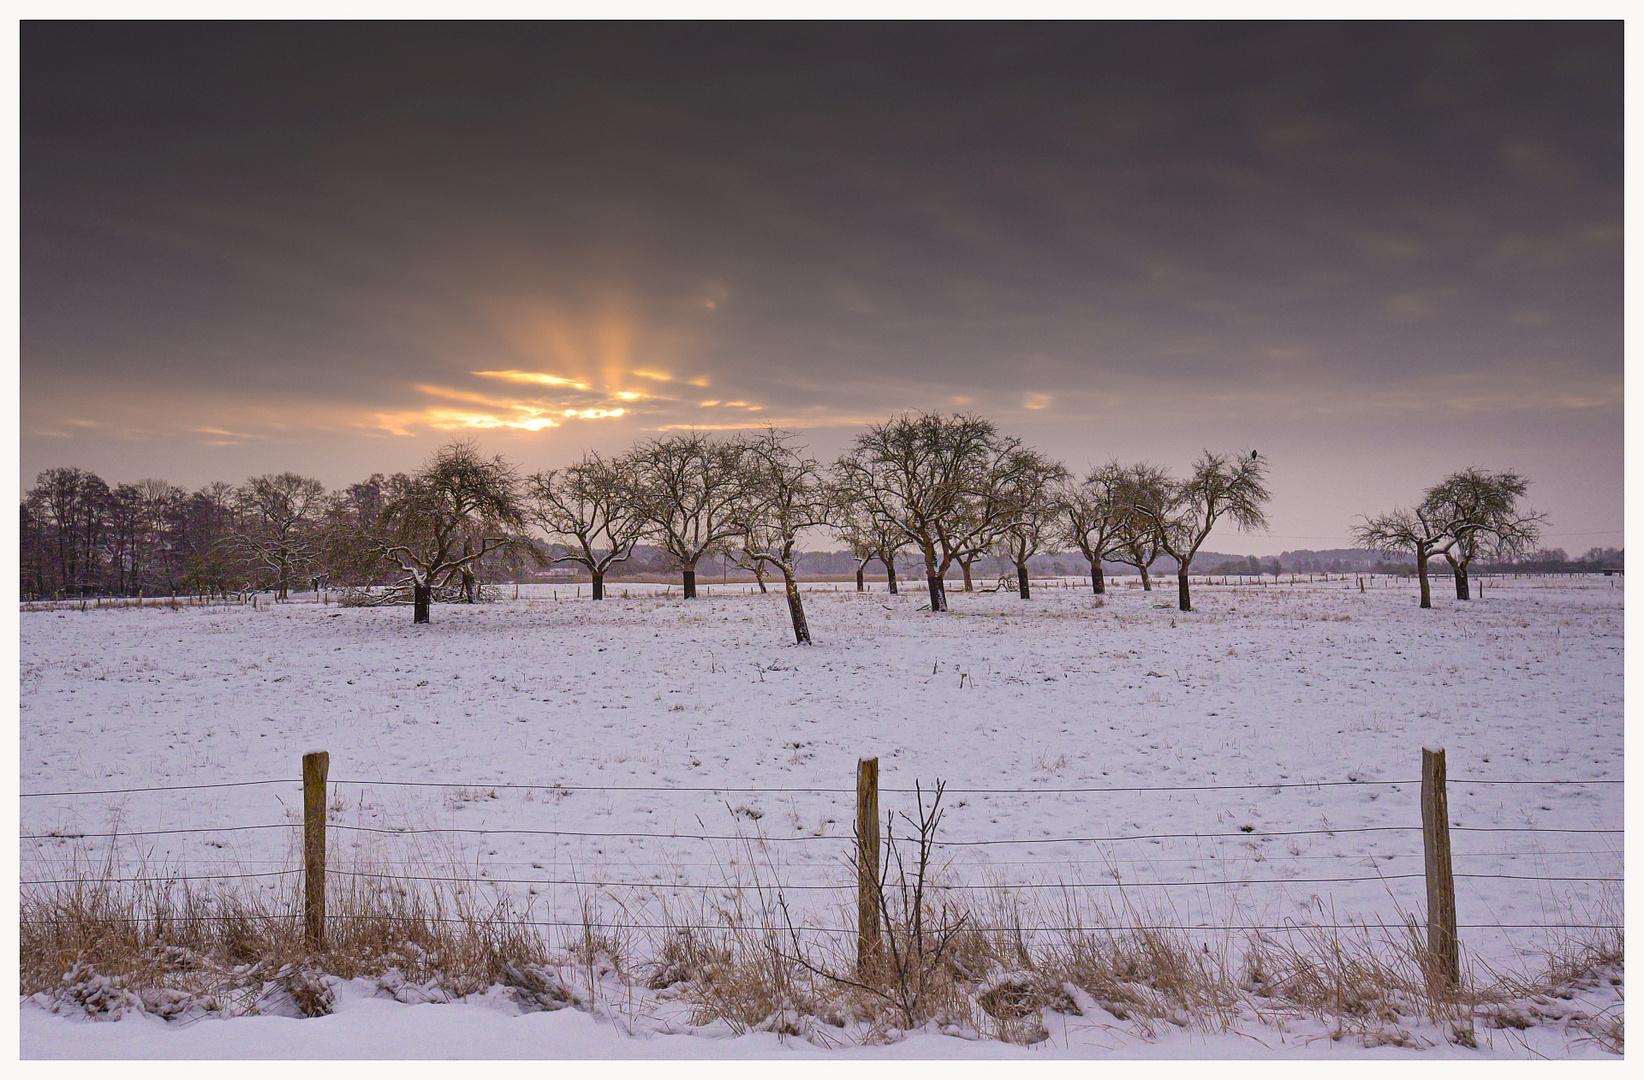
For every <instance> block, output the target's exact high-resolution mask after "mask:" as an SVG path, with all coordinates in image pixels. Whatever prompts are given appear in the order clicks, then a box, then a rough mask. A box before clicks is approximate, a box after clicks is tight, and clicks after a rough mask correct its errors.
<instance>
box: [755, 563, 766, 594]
mask: <svg viewBox="0 0 1644 1080" xmlns="http://www.w3.org/2000/svg"><path fill="white" fill-rule="evenodd" d="M754 580H755V581H757V582H759V591H760V592H762V593H766V592H770V590H769V589H767V588H765V564H764V563H761V562H756V563H754Z"/></svg>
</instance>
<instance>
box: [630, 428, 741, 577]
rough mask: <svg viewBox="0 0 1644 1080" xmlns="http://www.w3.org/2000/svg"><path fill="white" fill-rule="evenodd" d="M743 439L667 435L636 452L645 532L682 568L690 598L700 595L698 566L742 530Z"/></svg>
mask: <svg viewBox="0 0 1644 1080" xmlns="http://www.w3.org/2000/svg"><path fill="white" fill-rule="evenodd" d="M742 453H743V448H742V444H741V443H740V442H739V441H735V440H731V441H721V440H717V439H711V438H709V437H708V436H707V435H704V434H703V433H701V432H697V431H693V432H689V433H687V434H680V435H667V436H663V437H662V438H659V439H653V440H651V441H650V442H648V443H644V444H642V445H640V446H639V447H637V448H636V449H635V450H634V453H633V462H634V479H635V488H636V490H637V492H638V506H639V509H640V512H641V514H642V515H643V516H644V518H645V523H646V529H647V531H648V532H649V533H650V535H651V536H652V537H654V538H655V539H656V541H657V542H658V543H659V544H660V545H661V546H662V548H663V550H664V551H666V552H668V554H669V555H671V556H673V558H674V561H675V562H676V563H677V564H678V565H679V570H680V575H681V578H682V580H683V583H684V589H683V592H684V596H685V599H687V600H690V599H694V598H695V597H696V564H697V562H698V560H700V559H701V558H702V557H703V556H704V555H706V554H708V553H709V552H711V551H716V550H719V549H721V548H722V547H723V546H724V544H725V542H726V541H727V540H729V539H731V538H732V537H734V536H736V535H737V534H738V532H739V531H740V526H739V523H738V522H737V521H736V516H735V514H734V512H733V508H734V506H735V504H736V498H737V494H738V491H737V488H738V477H737V471H738V469H739V468H740V467H741V463H742Z"/></svg>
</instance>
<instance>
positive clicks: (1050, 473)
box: [1000, 450, 1068, 600]
mask: <svg viewBox="0 0 1644 1080" xmlns="http://www.w3.org/2000/svg"><path fill="white" fill-rule="evenodd" d="M1005 474H1006V478H1005V480H1004V481H1003V484H1002V487H1001V491H1002V494H1003V498H1004V501H1005V503H1006V505H1007V506H1008V507H1009V510H1008V513H1007V515H1006V516H1005V518H1004V522H1003V530H1002V532H1001V534H1000V546H1001V547H1002V548H1003V549H1004V551H1005V553H1006V554H1007V555H1008V556H1009V557H1010V560H1011V562H1012V563H1014V564H1015V566H1016V591H1017V595H1018V596H1020V597H1021V598H1022V599H1023V600H1027V599H1030V598H1031V593H1030V591H1029V588H1028V560H1029V559H1031V558H1032V557H1033V556H1035V555H1037V554H1039V552H1041V551H1044V550H1045V549H1046V547H1047V545H1048V543H1049V542H1050V541H1051V540H1052V539H1053V538H1055V537H1056V536H1057V535H1058V532H1057V524H1058V523H1059V521H1060V520H1061V517H1062V514H1063V510H1062V505H1061V501H1060V498H1059V495H1060V490H1061V488H1062V486H1063V485H1065V484H1066V483H1067V480H1068V471H1067V468H1066V467H1065V466H1063V465H1062V464H1060V463H1059V462H1055V461H1052V460H1050V459H1049V458H1047V457H1045V456H1044V455H1043V454H1041V453H1039V452H1038V451H1037V450H1017V451H1016V452H1015V453H1014V454H1013V455H1012V460H1011V461H1010V462H1008V463H1007V468H1006V469H1005Z"/></svg>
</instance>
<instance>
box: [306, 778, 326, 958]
mask: <svg viewBox="0 0 1644 1080" xmlns="http://www.w3.org/2000/svg"><path fill="white" fill-rule="evenodd" d="M330 770H331V755H330V754H329V753H327V752H326V751H324V750H320V751H317V752H315V753H312V754H304V755H303V928H304V930H305V932H306V934H307V938H308V944H309V946H310V947H311V948H313V949H314V950H315V951H319V950H321V949H324V948H325V777H326V774H327V773H328V772H330Z"/></svg>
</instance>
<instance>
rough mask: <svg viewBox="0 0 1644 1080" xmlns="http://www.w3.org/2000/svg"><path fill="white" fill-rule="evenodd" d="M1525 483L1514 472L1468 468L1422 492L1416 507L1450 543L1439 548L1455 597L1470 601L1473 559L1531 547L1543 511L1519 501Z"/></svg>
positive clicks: (1538, 533) (1512, 554)
mask: <svg viewBox="0 0 1644 1080" xmlns="http://www.w3.org/2000/svg"><path fill="white" fill-rule="evenodd" d="M1529 487H1530V482H1529V481H1528V480H1526V479H1524V477H1522V476H1520V475H1519V474H1518V473H1515V472H1511V471H1506V472H1490V471H1488V470H1485V469H1479V468H1469V469H1463V470H1462V471H1461V472H1458V473H1452V474H1451V475H1450V476H1447V477H1445V478H1444V479H1443V480H1441V481H1440V482H1439V483H1438V484H1436V485H1434V486H1433V487H1431V488H1429V489H1428V490H1427V494H1426V497H1425V498H1424V499H1423V500H1422V505H1423V506H1424V507H1425V508H1426V510H1427V514H1428V516H1429V517H1430V518H1431V519H1432V520H1434V521H1438V522H1442V523H1443V529H1444V531H1445V532H1446V533H1447V534H1448V535H1449V538H1450V542H1449V543H1448V544H1445V545H1444V546H1442V547H1441V548H1440V549H1439V553H1440V554H1441V555H1443V556H1444V560H1445V561H1446V562H1448V563H1449V564H1450V569H1451V571H1452V572H1453V573H1454V575H1455V583H1456V599H1457V600H1470V599H1472V590H1471V587H1470V582H1469V581H1468V577H1467V571H1468V567H1469V566H1470V565H1471V564H1472V562H1473V560H1474V559H1476V558H1478V557H1480V556H1484V557H1485V558H1489V559H1512V558H1516V557H1518V556H1520V555H1522V554H1523V553H1524V552H1527V551H1531V550H1533V549H1534V548H1535V545H1536V542H1537V541H1538V540H1540V539H1541V526H1542V525H1544V524H1545V523H1546V521H1547V515H1545V514H1541V513H1537V512H1536V511H1534V510H1530V509H1528V508H1526V507H1521V506H1520V505H1519V500H1520V499H1522V498H1524V495H1525V492H1526V491H1528V490H1529Z"/></svg>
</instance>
